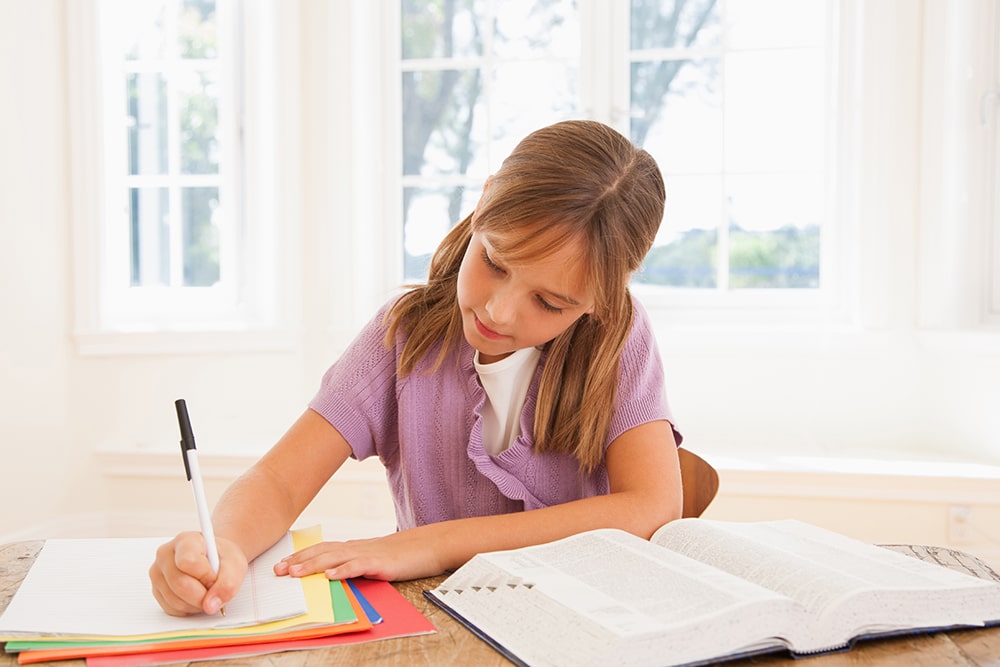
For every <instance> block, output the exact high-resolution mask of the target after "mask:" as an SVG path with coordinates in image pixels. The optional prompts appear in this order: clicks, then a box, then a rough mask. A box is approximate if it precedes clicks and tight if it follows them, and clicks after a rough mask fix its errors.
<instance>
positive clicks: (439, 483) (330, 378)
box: [309, 299, 681, 530]
mask: <svg viewBox="0 0 1000 667" xmlns="http://www.w3.org/2000/svg"><path fill="white" fill-rule="evenodd" d="M633 304H634V306H635V318H634V321H633V326H632V331H631V333H630V334H629V337H628V340H627V341H626V343H625V348H624V350H623V351H622V357H621V362H620V364H619V367H620V379H619V383H618V397H617V400H616V401H615V405H614V417H613V419H612V421H611V430H610V432H609V433H608V438H607V442H606V443H605V447H607V445H609V444H610V443H611V442H612V441H613V440H614V439H615V438H616V437H618V436H619V435H620V434H621V433H623V432H625V431H627V430H628V429H630V428H633V427H635V426H638V425H640V424H643V423H646V422H649V421H653V420H658V419H666V420H669V421H670V422H671V423H673V419H672V418H671V415H670V409H669V407H668V405H667V400H666V395H665V392H664V388H663V367H662V365H661V362H660V355H659V352H658V351H657V347H656V341H655V339H654V337H653V332H652V329H651V327H650V323H649V318H648V316H647V314H646V312H645V310H643V308H642V306H641V305H640V304H639V303H638V302H637V301H635V300H634V299H633ZM389 305H390V304H386V305H385V306H383V307H382V309H380V310H379V312H378V313H377V314H376V315H375V317H374V318H373V319H372V320H371V321H370V322H369V323H368V324H367V325H366V326H365V327H364V329H362V331H361V333H360V334H359V335H358V337H357V338H356V339H355V340H354V342H353V343H351V345H350V346H349V347H348V349H347V350H346V352H344V354H343V356H342V357H341V358H340V359H339V360H338V361H337V362H336V363H334V364H333V366H331V367H330V369H329V370H328V371H327V372H326V374H325V375H324V376H323V381H322V384H321V386H320V388H319V391H318V392H317V393H316V396H315V397H314V398H313V399H312V401H310V403H309V407H310V408H312V409H313V410H315V411H316V412H318V413H319V414H321V415H322V416H323V417H324V418H326V420H327V421H329V422H330V423H331V424H332V425H333V426H334V427H335V428H336V429H337V430H338V431H339V432H340V434H341V435H343V436H344V438H345V439H346V440H347V442H348V444H350V446H351V450H352V451H353V456H354V457H355V458H357V459H359V460H360V459H364V458H367V457H369V456H373V455H377V456H378V457H379V460H381V462H382V464H383V465H384V466H385V468H386V476H387V478H388V481H389V486H390V488H391V491H392V495H393V499H394V501H395V505H396V521H397V523H398V527H399V529H401V530H402V529H406V528H412V527H414V526H420V525H423V524H428V523H434V522H437V521H445V520H448V519H457V518H463V517H473V516H485V515H492V514H501V513H506V512H516V511H520V510H530V509H536V508H539V507H547V506H549V505H556V504H559V503H564V502H567V501H570V500H576V499H578V498H585V497H589V496H595V495H601V494H606V493H608V490H609V489H608V475H607V470H606V468H605V466H604V465H603V464H601V465H600V466H599V467H598V469H597V470H595V471H594V472H593V473H592V474H589V475H585V474H583V473H581V472H580V470H579V467H578V465H577V462H576V460H575V459H574V458H572V457H571V456H569V455H565V454H553V453H546V454H538V453H536V452H534V450H533V447H532V442H533V437H532V435H531V434H532V425H533V423H534V415H535V403H536V400H537V397H538V386H539V381H540V379H541V371H542V367H543V365H544V364H545V360H546V355H545V353H544V351H543V353H542V357H541V359H540V360H539V364H538V369H537V370H536V371H535V376H534V378H533V379H532V381H531V385H530V387H529V389H528V395H527V398H526V399H525V404H524V408H523V410H522V412H521V431H522V435H520V436H519V437H518V438H517V439H516V440H515V441H514V442H513V443H512V444H511V446H510V447H509V448H507V449H506V450H504V451H503V452H501V453H500V454H498V455H497V456H490V455H489V454H487V453H486V451H485V450H484V449H483V443H482V434H481V429H482V418H481V416H480V412H481V410H482V407H483V404H484V401H485V398H486V392H485V391H484V390H483V388H482V386H481V385H480V384H479V378H478V375H477V374H476V370H475V367H474V366H473V354H474V350H473V349H472V347H471V346H469V344H468V343H466V342H465V340H464V339H463V340H462V342H461V344H460V345H459V346H458V348H457V350H455V351H454V352H453V353H452V354H451V355H449V356H448V357H447V358H446V359H445V360H444V362H443V363H442V365H441V366H440V367H439V369H438V370H437V371H435V372H433V373H429V372H428V371H427V368H429V367H430V365H431V364H432V363H433V360H434V359H436V357H437V352H436V350H432V351H431V352H430V353H429V354H428V355H427V356H426V357H425V359H424V360H422V361H421V362H420V363H419V364H418V365H417V367H416V369H415V370H414V372H412V373H410V374H409V375H408V376H406V377H405V378H400V377H399V376H398V375H397V373H396V368H397V362H398V359H399V353H400V350H401V349H402V343H403V340H404V338H403V337H402V336H399V337H397V340H396V344H395V346H394V347H391V348H387V347H386V346H385V345H384V344H383V340H384V334H385V330H386V327H385V326H384V324H383V319H384V316H385V313H386V311H387V310H388V307H389ZM594 409H597V406H595V408H594ZM674 437H675V439H676V440H677V444H680V440H681V435H680V433H678V432H677V431H675V432H674Z"/></svg>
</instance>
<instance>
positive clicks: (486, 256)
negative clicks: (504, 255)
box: [483, 250, 507, 274]
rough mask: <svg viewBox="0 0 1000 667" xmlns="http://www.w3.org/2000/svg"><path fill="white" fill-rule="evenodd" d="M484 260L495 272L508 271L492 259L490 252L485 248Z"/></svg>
mask: <svg viewBox="0 0 1000 667" xmlns="http://www.w3.org/2000/svg"><path fill="white" fill-rule="evenodd" d="M483 261H484V262H486V266H488V267H490V268H491V269H492V270H493V271H494V272H496V273H501V274H503V273H507V272H506V271H504V270H503V268H502V267H501V266H500V265H499V264H497V263H496V262H494V261H493V260H492V259H490V254H489V253H488V252H486V251H485V250H483Z"/></svg>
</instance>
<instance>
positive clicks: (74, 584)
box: [0, 534, 307, 636]
mask: <svg viewBox="0 0 1000 667" xmlns="http://www.w3.org/2000/svg"><path fill="white" fill-rule="evenodd" d="M165 541H167V540H166V538H160V537H152V538H108V539H70V540H55V539H54V540H48V541H47V542H46V543H45V546H44V547H43V548H42V551H41V553H39V554H38V557H37V559H36V560H35V562H34V564H33V565H32V567H31V569H30V570H29V571H28V575H27V576H26V577H25V579H24V582H23V583H22V584H21V587H20V588H19V589H18V591H17V593H16V594H15V596H14V599H13V600H11V602H10V605H9V606H8V607H7V609H6V611H5V612H4V613H3V615H2V616H0V636H14V635H17V634H19V633H44V634H47V635H48V634H76V635H115V636H121V635H150V634H158V633H163V632H176V631H198V632H201V631H205V630H210V629H213V628H233V627H239V626H247V625H256V624H259V623H263V622H267V621H273V620H277V619H281V618H290V617H293V616H298V615H301V614H304V613H306V611H307V607H306V601H305V595H304V593H303V590H302V584H301V582H300V580H298V579H294V578H290V577H276V576H275V575H274V574H273V572H272V571H271V566H272V565H273V564H274V563H275V562H276V561H277V560H279V559H280V558H282V557H283V556H286V555H288V554H290V553H292V552H293V551H294V548H293V546H292V538H291V535H289V534H286V535H285V537H283V538H282V539H281V540H279V541H278V542H277V543H276V544H275V545H274V546H273V547H271V549H269V550H268V551H266V552H265V553H264V554H262V555H261V556H260V557H259V558H257V559H256V560H255V561H254V562H253V563H252V564H251V567H250V570H249V571H248V573H247V578H246V579H245V580H244V582H243V586H242V588H241V589H240V592H239V593H238V594H237V595H236V597H235V598H233V599H232V600H231V601H230V602H228V603H227V604H226V616H225V617H222V616H221V615H218V614H217V615H214V616H206V615H204V614H199V615H197V616H189V617H183V618H178V617H174V616H170V615H168V614H166V613H165V612H164V611H163V610H162V609H160V606H159V605H158V604H157V603H156V600H155V599H154V598H153V594H152V592H151V590H150V583H149V576H148V574H147V572H148V569H149V566H150V565H151V564H152V562H153V559H154V558H155V554H156V549H157V547H158V546H159V545H160V544H163V543H164V542H165Z"/></svg>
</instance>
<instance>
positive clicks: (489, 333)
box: [473, 315, 507, 340]
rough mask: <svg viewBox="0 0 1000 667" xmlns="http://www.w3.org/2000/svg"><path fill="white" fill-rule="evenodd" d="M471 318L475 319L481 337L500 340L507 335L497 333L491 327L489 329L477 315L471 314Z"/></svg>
mask: <svg viewBox="0 0 1000 667" xmlns="http://www.w3.org/2000/svg"><path fill="white" fill-rule="evenodd" d="M473 318H474V319H475V320H476V330H477V331H478V332H479V333H480V335H481V336H483V338H488V339H490V340H500V339H503V338H506V337H507V336H504V335H503V334H501V333H497V332H496V331H494V330H493V329H490V328H489V327H488V326H486V325H485V324H483V323H482V321H481V320H480V319H479V317H477V316H475V315H473Z"/></svg>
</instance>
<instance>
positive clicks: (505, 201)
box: [386, 120, 665, 472]
mask: <svg viewBox="0 0 1000 667" xmlns="http://www.w3.org/2000/svg"><path fill="white" fill-rule="evenodd" d="M664 198H665V192H664V186H663V178H662V176H661V175H660V170H659V168H658V167H657V165H656V162H655V161H654V160H653V158H652V156H650V155H649V153H647V152H646V151H644V150H642V149H640V148H637V147H636V146H634V145H633V144H632V143H631V142H629V141H628V139H626V138H625V137H623V136H622V135H621V134H619V133H618V132H616V131H615V130H613V129H612V128H610V127H608V126H606V125H603V124H601V123H598V122H594V121H583V120H576V121H565V122H562V123H557V124H555V125H551V126H549V127H546V128H542V129H541V130H538V131H536V132H534V133H532V134H530V135H528V136H527V137H526V138H525V139H524V140H522V141H521V143H519V144H518V145H517V147H516V148H515V149H514V151H513V152H512V153H511V154H510V156H509V157H508V158H507V159H506V160H504V162H503V164H502V166H501V167H500V169H499V171H497V173H496V174H495V175H494V176H493V177H492V178H491V179H490V182H489V186H488V189H487V192H486V193H485V194H484V196H483V197H482V199H480V202H479V204H478V205H477V207H476V211H475V213H474V214H473V215H469V216H468V217H466V218H465V219H464V220H462V221H461V222H460V223H459V224H458V225H456V226H455V227H454V228H452V230H451V231H450V232H449V233H448V234H447V236H446V237H445V238H444V240H443V241H442V242H441V244H440V245H439V246H438V249H437V251H436V252H435V254H434V256H433V258H432V260H431V265H430V271H429V274H428V280H427V283H426V284H424V285H420V286H418V287H415V288H413V289H411V290H410V291H408V292H406V293H405V294H404V295H403V296H401V297H400V298H399V299H398V300H397V301H396V303H395V304H394V305H393V307H392V309H391V310H390V311H389V313H388V315H387V318H388V322H389V328H388V332H387V335H386V342H387V344H391V343H392V342H393V341H394V340H395V337H396V334H397V332H398V331H399V330H403V331H405V332H406V334H407V340H406V342H405V344H404V346H403V350H402V355H401V359H400V368H399V372H400V374H401V375H406V374H408V373H410V372H412V371H413V369H414V367H415V366H416V364H417V363H418V362H419V361H420V360H421V359H422V358H423V357H424V356H426V355H427V354H428V353H429V352H430V351H431V350H432V349H433V348H434V347H435V346H437V345H439V346H440V347H438V356H437V359H436V362H435V364H434V368H435V369H436V368H437V367H438V366H439V365H440V363H441V362H442V360H443V359H444V358H445V356H446V355H447V354H448V352H449V351H450V350H452V349H453V348H454V347H455V346H456V345H458V344H459V343H460V341H461V339H462V336H463V333H462V318H461V313H460V311H459V308H458V301H457V297H456V290H457V280H458V270H459V267H460V266H461V263H462V259H463V257H464V256H465V252H466V249H467V248H468V245H469V240H470V239H471V237H472V234H473V232H487V233H488V234H489V236H490V240H491V242H492V243H494V245H495V247H496V248H497V250H498V252H500V251H502V256H503V257H504V258H505V260H508V261H510V262H512V263H527V262H530V261H531V260H533V259H538V258H539V257H542V256H545V254H546V253H548V252H551V251H552V249H553V248H554V247H557V246H558V245H561V244H562V243H564V242H565V241H566V240H568V239H579V240H580V241H582V243H581V245H582V247H583V249H584V256H583V258H582V260H583V261H584V267H585V274H586V281H587V288H588V289H589V290H590V294H591V296H592V297H593V299H594V310H593V312H592V313H589V314H585V315H583V316H582V317H580V318H579V319H578V320H577V321H576V322H575V323H574V324H573V325H571V326H570V327H569V328H568V329H567V330H566V331H564V332H563V333H562V334H560V335H559V336H557V337H556V338H555V339H553V340H552V341H550V342H549V343H548V344H547V346H546V348H547V349H546V360H545V368H544V370H543V372H542V378H541V386H540V389H539V393H538V401H537V404H536V410H535V423H534V433H533V435H534V442H535V449H536V451H539V452H563V453H567V454H570V455H572V456H574V457H575V458H576V459H577V461H578V462H579V464H580V467H581V469H582V470H584V471H586V472H592V471H594V469H596V468H597V467H598V466H599V465H600V463H601V462H602V461H603V459H604V447H605V445H606V444H607V436H608V431H609V428H610V424H611V416H612V411H611V406H612V405H613V404H614V400H615V396H616V390H617V385H618V360H619V357H620V356H621V351H622V348H623V347H624V345H625V341H626V339H627V338H628V334H629V331H630V329H631V326H632V316H633V313H632V300H631V297H630V295H629V291H628V281H629V278H630V277H631V274H632V273H633V272H634V271H635V270H636V269H638V268H639V266H640V264H641V263H642V259H643V257H645V255H646V253H647V252H648V251H649V248H650V246H652V244H653V240H654V238H655V236H656V232H657V230H658V229H659V226H660V221H661V220H662V218H663V205H664Z"/></svg>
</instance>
